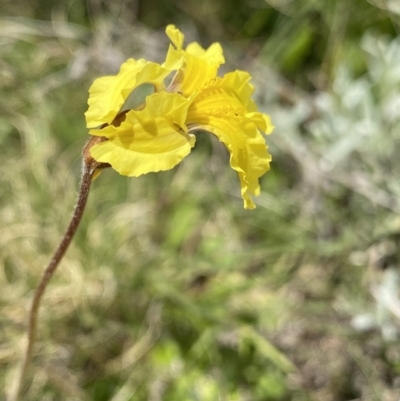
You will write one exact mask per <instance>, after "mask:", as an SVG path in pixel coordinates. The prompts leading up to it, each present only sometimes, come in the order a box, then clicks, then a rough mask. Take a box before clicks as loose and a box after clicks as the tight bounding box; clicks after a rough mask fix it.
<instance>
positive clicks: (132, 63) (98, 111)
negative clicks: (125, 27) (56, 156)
mask: <svg viewBox="0 0 400 401" xmlns="http://www.w3.org/2000/svg"><path fill="white" fill-rule="evenodd" d="M169 73H170V71H168V70H166V69H165V68H163V67H162V66H161V65H159V64H157V63H151V62H147V61H145V60H142V59H140V60H134V59H129V60H128V61H126V62H125V63H124V64H122V66H121V69H120V71H119V73H118V74H117V75H113V76H105V77H101V78H98V79H96V80H95V81H94V82H93V84H92V86H91V87H90V89H89V94H90V95H89V100H88V104H89V109H88V110H87V112H86V113H85V117H86V125H87V127H88V128H94V127H98V126H100V125H102V124H110V123H111V122H112V121H113V120H114V118H115V117H116V116H117V114H118V113H119V112H120V110H121V107H122V105H123V104H124V102H125V100H126V99H127V98H128V96H129V94H130V93H131V92H132V91H133V90H134V89H135V88H137V87H138V86H139V85H141V84H144V83H150V84H153V85H154V87H155V88H156V90H160V89H163V85H164V84H163V80H164V79H165V77H166V76H167V75H168V74H169Z"/></svg>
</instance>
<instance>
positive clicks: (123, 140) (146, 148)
mask: <svg viewBox="0 0 400 401" xmlns="http://www.w3.org/2000/svg"><path fill="white" fill-rule="evenodd" d="M189 105H190V102H188V100H187V99H185V98H184V97H183V96H181V95H179V94H176V93H166V92H161V93H154V94H152V95H150V96H148V97H147V99H146V105H145V107H144V109H143V110H140V111H135V110H131V111H129V112H128V113H127V114H126V118H125V120H124V121H123V122H122V123H121V125H119V126H118V127H115V126H112V125H111V126H108V127H106V128H103V129H100V130H91V131H90V133H91V134H92V135H98V136H105V137H107V138H108V141H105V142H102V143H100V144H98V145H95V146H93V147H92V148H91V150H90V154H91V155H92V157H93V158H94V159H95V160H97V161H99V162H102V163H109V164H110V165H111V166H112V167H113V168H114V169H115V170H116V171H118V172H119V173H120V174H121V175H126V176H135V177H137V176H139V175H141V174H146V173H149V172H156V171H160V170H169V169H171V168H173V167H174V166H175V165H177V164H178V163H179V162H180V161H181V160H182V159H183V158H184V157H185V156H187V155H188V154H189V153H190V151H191V148H192V147H193V146H194V142H195V138H194V137H193V135H190V134H188V133H187V132H186V125H185V118H186V114H187V109H188V107H189Z"/></svg>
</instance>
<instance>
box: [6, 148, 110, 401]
mask: <svg viewBox="0 0 400 401" xmlns="http://www.w3.org/2000/svg"><path fill="white" fill-rule="evenodd" d="M85 150H86V149H85ZM102 167H104V166H103V165H100V164H99V163H97V162H96V161H94V160H93V159H92V158H88V157H85V151H84V157H83V166H82V177H81V183H80V189H79V195H78V201H77V203H76V206H75V210H74V214H73V216H72V219H71V222H70V224H69V226H68V228H67V230H66V232H65V234H64V236H63V238H62V240H61V242H60V245H59V246H58V248H57V250H56V252H55V254H54V256H53V258H52V259H51V261H50V263H49V265H48V266H47V267H46V270H45V271H44V273H43V276H42V279H41V281H40V283H39V285H38V286H37V287H36V291H35V294H34V297H33V301H32V306H31V310H30V312H29V328H28V343H27V346H26V349H25V353H24V357H23V361H22V364H21V369H20V371H19V376H18V378H17V380H16V384H15V387H14V389H13V391H12V394H11V397H10V401H18V400H19V399H20V396H21V391H22V387H23V384H24V382H25V378H26V375H27V373H28V370H29V365H30V363H31V359H32V354H33V347H34V345H35V340H36V334H37V320H38V315H39V308H40V304H41V301H42V298H43V295H44V292H45V290H46V287H47V285H48V284H49V282H50V280H51V278H52V277H53V274H54V273H55V271H56V270H57V267H58V265H59V263H60V261H61V260H62V258H63V256H64V254H65V252H66V251H67V249H68V247H69V245H70V243H71V241H72V239H73V237H74V235H75V233H76V230H77V228H78V226H79V223H80V222H81V220H82V216H83V212H84V210H85V206H86V202H87V199H88V196H89V191H90V186H91V183H92V178H93V176H94V175H95V171H96V169H97V168H102Z"/></svg>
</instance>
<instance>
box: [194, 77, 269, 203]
mask: <svg viewBox="0 0 400 401" xmlns="http://www.w3.org/2000/svg"><path fill="white" fill-rule="evenodd" d="M219 84H220V82H216V83H215V86H210V87H208V88H207V89H205V90H203V91H202V92H201V93H199V95H198V96H197V97H196V98H195V99H194V101H193V103H192V104H191V106H190V108H189V112H188V117H187V124H188V127H189V131H192V130H197V129H202V130H205V131H208V132H210V133H212V134H214V135H216V136H217V137H218V139H219V140H220V141H221V142H223V143H224V144H225V146H226V147H227V148H228V151H229V152H230V165H231V167H232V168H233V169H234V170H235V171H237V173H238V175H239V179H240V184H241V194H242V197H243V200H244V207H245V208H246V209H254V208H255V204H254V202H253V200H252V199H251V197H250V195H259V193H260V185H259V182H258V180H259V178H260V177H261V176H262V175H263V174H264V173H266V172H267V171H268V170H269V168H270V166H269V165H270V161H271V155H270V154H269V153H268V150H267V149H268V148H267V146H266V144H265V139H264V137H263V136H262V134H261V133H260V132H259V130H258V128H259V126H261V127H266V120H265V119H264V117H263V116H264V115H263V114H261V113H255V112H252V113H246V110H245V109H244V107H243V105H242V103H241V101H240V99H239V96H237V93H236V92H235V91H233V90H231V91H229V90H227V89H226V88H223V87H222V86H221V85H219ZM231 89H232V88H231ZM239 92H240V90H239ZM243 100H244V101H245V103H248V104H249V102H247V100H249V99H248V98H245V97H244V98H243ZM265 117H267V116H265Z"/></svg>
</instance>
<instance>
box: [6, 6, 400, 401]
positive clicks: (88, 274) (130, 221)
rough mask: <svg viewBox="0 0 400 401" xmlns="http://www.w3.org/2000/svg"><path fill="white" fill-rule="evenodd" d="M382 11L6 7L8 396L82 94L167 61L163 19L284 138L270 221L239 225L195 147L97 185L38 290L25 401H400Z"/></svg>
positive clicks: (219, 167)
mask: <svg viewBox="0 0 400 401" xmlns="http://www.w3.org/2000/svg"><path fill="white" fill-rule="evenodd" d="M387 4H388V7H389V9H388V10H387V9H385V8H384V7H383V6H382V4H381V2H378V1H376V2H372V1H371V2H366V1H364V0H352V1H351V5H349V2H348V1H344V0H337V1H329V2H328V1H326V2H325V1H323V2H322V1H311V0H299V1H280V0H274V1H272V0H269V1H258V0H255V1H250V2H239V1H237V0H235V1H234V0H229V1H222V0H213V1H204V2H201V4H200V3H199V2H195V1H187V2H178V1H173V2H169V1H168V2H155V1H139V2H129V1H128V2H112V3H110V2H107V3H106V2H100V1H99V2H94V1H93V2H88V3H86V2H82V1H73V2H62V3H60V2H43V1H36V2H29V3H27V2H21V1H20V2H18V1H17V2H13V3H11V4H8V5H7V6H4V5H3V6H2V7H3V8H4V9H5V12H3V13H2V15H3V17H2V20H0V85H1V93H2V96H1V97H0V108H1V110H2V113H1V116H0V147H1V149H2V150H3V153H2V154H3V163H1V165H0V170H1V171H0V286H1V288H2V291H1V293H0V308H1V313H0V388H1V389H3V388H4V394H3V393H1V392H0V398H4V396H5V395H6V394H7V392H8V391H9V389H10V388H11V385H12V380H13V378H14V377H15V370H16V367H17V364H18V361H19V358H20V352H21V348H22V344H23V340H24V336H25V333H26V318H27V308H28V305H29V303H30V301H31V298H32V291H33V289H34V288H35V285H36V284H37V282H38V280H39V278H40V276H41V274H42V271H43V268H44V266H45V265H46V263H47V262H48V260H49V258H50V257H51V255H52V252H53V250H54V249H55V248H56V246H57V244H58V241H59V239H60V238H61V236H62V233H63V230H64V229H65V227H66V225H67V223H68V219H69V218H70V215H71V212H72V207H73V204H74V201H75V192H76V187H77V183H78V176H79V171H80V170H79V169H80V157H79V155H80V151H81V148H82V146H83V145H84V143H85V140H86V137H87V131H86V128H85V123H84V118H83V113H84V111H85V110H86V100H87V88H88V87H89V85H90V83H91V80H92V79H94V78H95V77H97V76H99V75H103V74H107V73H113V72H114V71H116V70H117V69H118V66H119V64H120V62H121V61H122V60H124V59H125V58H127V57H146V58H150V59H154V60H161V59H162V57H163V56H164V53H165V48H166V44H167V40H166V39H165V38H164V36H163V34H162V32H161V30H162V29H163V28H164V26H165V25H166V24H167V23H170V22H174V23H176V24H179V25H180V27H181V28H182V30H184V31H185V32H187V36H188V37H189V38H190V39H193V40H198V41H201V42H202V43H205V44H208V43H211V42H212V41H216V40H218V41H221V42H222V43H223V45H224V48H226V49H227V60H228V63H229V67H230V68H231V67H232V66H233V67H234V68H235V67H237V68H246V69H250V70H251V73H252V75H253V76H254V84H255V86H256V87H257V93H256V97H257V101H258V103H259V104H260V106H261V108H262V109H263V110H265V111H266V112H267V113H269V114H270V115H271V116H272V119H273V122H274V124H275V125H276V129H275V132H274V134H273V135H271V136H270V137H269V138H268V141H269V145H270V147H271V153H272V154H273V159H274V160H273V164H272V170H271V171H270V172H269V173H268V174H267V175H266V176H265V177H264V178H263V182H262V193H261V195H260V197H259V198H258V199H257V204H258V207H257V209H256V210H255V211H252V212H249V211H245V210H243V208H242V200H241V199H240V194H239V185H238V182H237V176H236V174H235V173H234V172H233V171H232V170H231V169H229V168H227V166H228V156H227V154H226V152H225V151H224V149H222V147H221V146H220V144H219V143H218V142H217V141H215V140H213V139H209V138H207V137H206V136H205V135H203V134H199V137H198V145H197V146H196V150H195V151H194V152H193V154H192V155H190V157H188V158H187V159H185V160H184V162H183V163H182V164H181V165H179V166H178V167H177V168H176V169H174V170H173V171H169V172H165V173H159V174H150V175H147V176H143V177H140V178H137V179H128V178H124V177H120V176H118V175H117V174H116V173H115V172H113V171H108V170H106V171H104V172H103V173H102V174H101V175H100V177H99V178H98V179H96V180H95V182H94V183H93V188H92V191H91V195H90V198H89V203H88V207H87V210H86V213H85V217H84V220H83V222H82V225H81V227H80V228H79V231H78V234H77V237H76V238H75V240H74V242H73V244H72V246H71V248H70V249H69V250H68V253H67V255H66V257H65V259H64V261H63V262H62V264H61V266H60V269H59V271H58V272H57V274H56V276H55V278H54V280H53V281H52V282H51V284H50V286H49V288H48V291H47V292H46V296H45V299H44V305H43V308H42V310H41V323H40V330H39V337H38V343H37V345H36V347H35V359H34V368H35V369H34V371H33V372H32V375H31V377H30V383H29V386H27V388H26V389H25V391H26V396H25V398H24V400H26V401H34V400H93V401H102V400H110V401H122V400H124V401H136V400H138V401H139V400H167V401H168V400H171V401H172V400H193V401H195V400H202V401H203V400H204V401H214V400H229V401H231V400H232V401H233V400H235V401H236V400H237V401H242V400H255V401H275V400H276V401H278V400H283V401H285V400H295V401H300V400H301V401H306V400H307V401H309V400H318V401H347V400H350V399H362V400H366V401H372V400H374V401H375V400H377V401H378V400H379V401H382V400H392V399H393V400H394V399H398V398H399V397H400V394H399V383H398V377H399V372H400V367H399V363H398V360H399V358H398V349H397V348H398V347H397V342H396V340H397V339H398V336H399V331H398V317H399V311H398V302H399V300H398V280H399V275H398V263H399V262H398V260H399V251H398V249H399V248H398V240H399V232H400V221H399V219H398V212H399V210H400V205H399V201H398V199H399V195H400V186H399V183H398V178H397V177H398V176H399V175H400V171H399V169H400V165H399V163H398V160H397V159H398V157H397V149H398V148H399V145H400V143H399V142H400V113H399V110H400V106H399V105H400V100H399V99H400V97H399V96H400V95H399V93H400V72H399V71H400V70H399V65H400V63H399V61H400V60H399V54H400V42H399V39H398V38H397V35H396V30H397V29H398V14H396V10H395V9H394V8H392V9H391V8H390V7H394V6H393V2H392V3H391V2H387ZM135 5H138V6H137V8H135V7H136V6H135ZM13 16H14V17H13ZM15 16H18V18H16V17H15ZM117 22H118V23H117ZM160 29H161V30H160ZM161 38H162V39H161Z"/></svg>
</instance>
